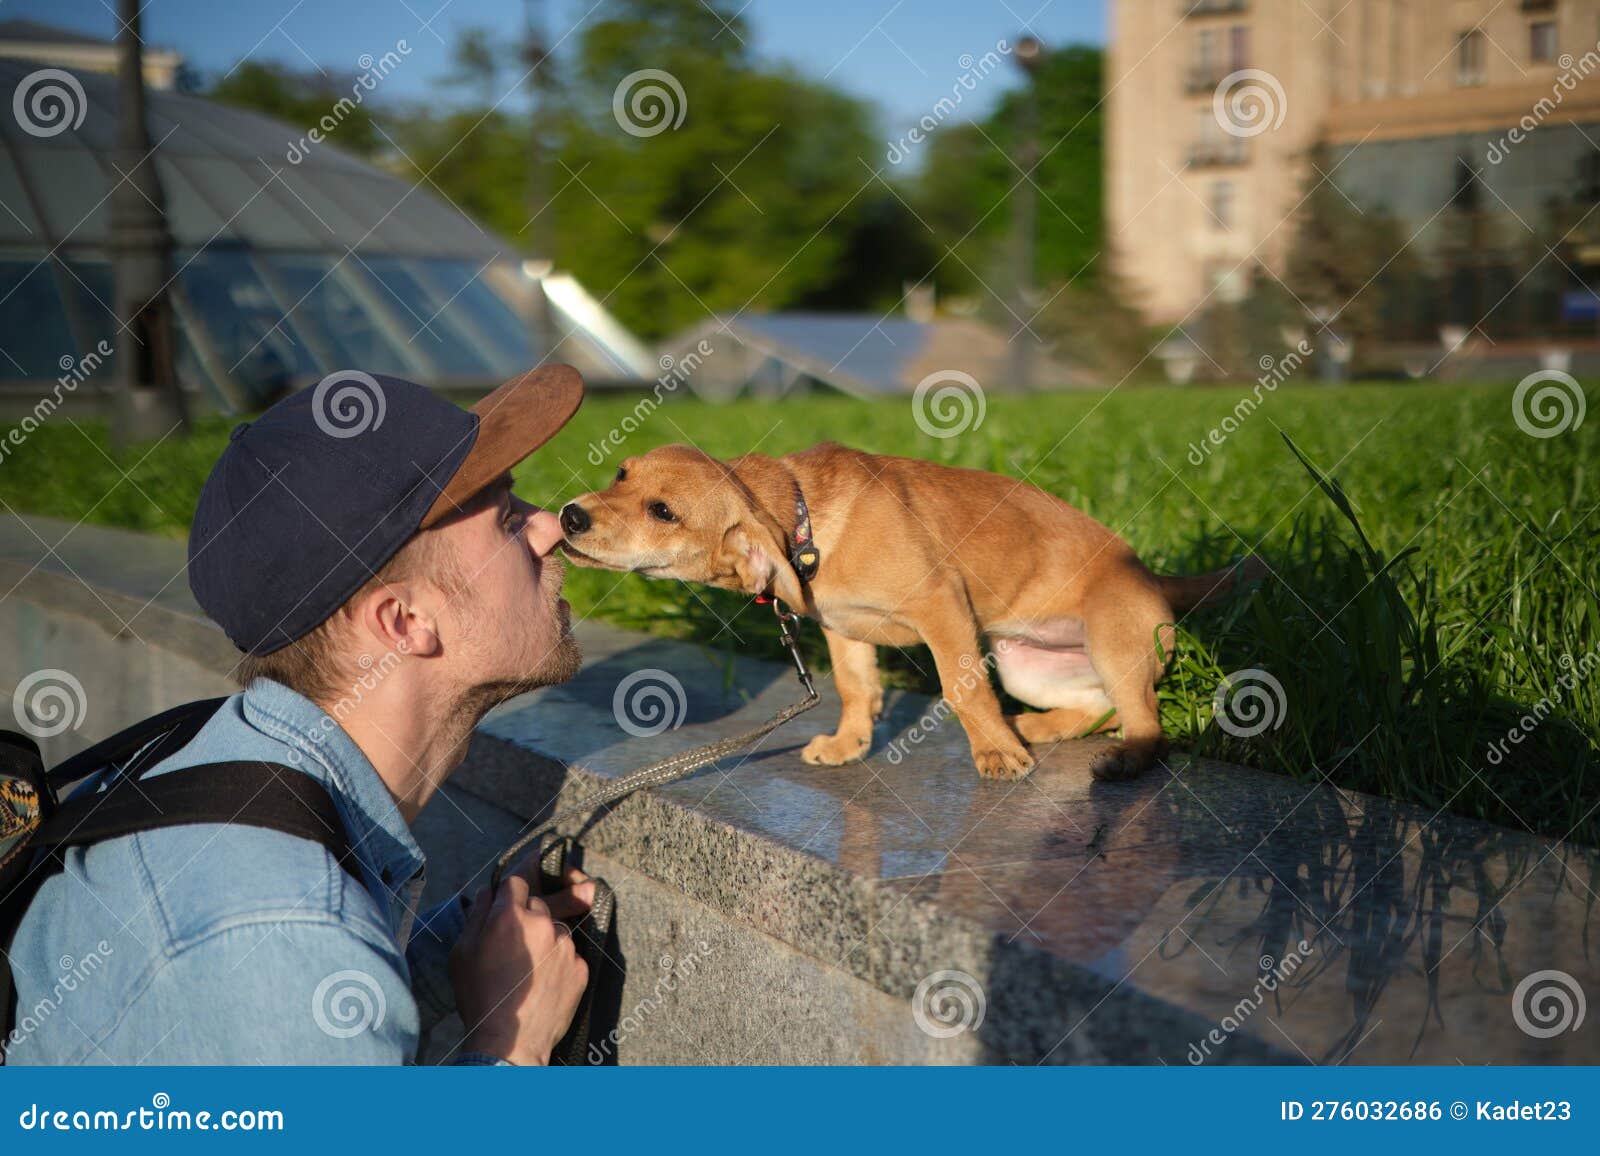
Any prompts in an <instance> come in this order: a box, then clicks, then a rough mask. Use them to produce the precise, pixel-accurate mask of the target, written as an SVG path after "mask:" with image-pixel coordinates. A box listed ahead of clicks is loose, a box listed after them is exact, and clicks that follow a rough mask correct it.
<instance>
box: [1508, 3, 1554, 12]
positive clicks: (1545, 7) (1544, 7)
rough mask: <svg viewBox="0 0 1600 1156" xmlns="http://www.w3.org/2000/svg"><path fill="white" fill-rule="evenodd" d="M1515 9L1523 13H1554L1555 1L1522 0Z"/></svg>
mask: <svg viewBox="0 0 1600 1156" xmlns="http://www.w3.org/2000/svg"><path fill="white" fill-rule="evenodd" d="M1517 7H1519V8H1521V9H1522V10H1523V11H1524V12H1554V11H1555V10H1556V0H1522V2H1521V3H1520V4H1518V5H1517Z"/></svg>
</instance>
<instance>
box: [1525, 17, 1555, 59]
mask: <svg viewBox="0 0 1600 1156" xmlns="http://www.w3.org/2000/svg"><path fill="white" fill-rule="evenodd" d="M1555 58H1556V22H1555V21H1554V20H1535V21H1534V22H1533V23H1532V24H1530V25H1528V59H1529V60H1531V61H1533V63H1535V64H1549V63H1550V62H1551V61H1552V60H1554V59H1555Z"/></svg>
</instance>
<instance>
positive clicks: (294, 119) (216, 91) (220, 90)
mask: <svg viewBox="0 0 1600 1156" xmlns="http://www.w3.org/2000/svg"><path fill="white" fill-rule="evenodd" d="M354 83H355V81H354V79H353V78H348V79H346V80H340V79H338V78H335V77H333V76H324V75H323V74H321V73H317V72H311V73H300V72H293V71H290V70H289V69H286V68H284V67H282V66H281V65H277V64H267V63H263V62H260V61H255V60H246V61H244V62H242V63H240V64H239V65H238V66H237V67H235V68H234V70H233V71H232V72H231V73H229V74H228V75H226V76H224V77H223V78H222V79H220V80H218V81H217V82H216V83H215V84H214V85H212V86H211V89H210V91H209V92H207V93H206V95H207V96H208V97H210V99H212V100H216V101H220V102H221V103H223V104H231V105H233V106H234V107H236V108H248V109H252V110H254V111H256V112H260V113H265V114H266V115H267V116H272V117H277V118H278V119H279V120H282V121H286V122H287V123H289V124H292V125H294V126H295V127H296V128H299V129H303V130H305V131H308V132H309V131H310V130H311V129H313V128H315V127H317V126H318V125H319V124H321V122H322V120H323V118H324V117H327V116H328V115H330V114H331V113H332V111H333V108H334V106H335V105H337V104H338V103H339V101H340V100H347V99H348V98H349V97H350V90H351V87H352V85H353V84H354ZM333 139H337V141H338V147H339V148H341V149H343V150H344V151H345V152H350V153H355V154H356V155H357V156H363V157H372V156H376V155H377V154H378V153H380V152H382V151H383V149H384V147H385V145H386V143H387V142H385V141H384V139H383V136H382V135H381V134H380V133H379V132H378V127H377V124H376V122H374V120H373V119H372V110H371V109H370V108H368V107H367V106H366V105H365V104H353V102H352V106H349V107H347V110H346V111H343V112H341V114H340V117H339V127H338V130H337V132H336V133H335V134H334V135H333V136H332V137H330V140H333Z"/></svg>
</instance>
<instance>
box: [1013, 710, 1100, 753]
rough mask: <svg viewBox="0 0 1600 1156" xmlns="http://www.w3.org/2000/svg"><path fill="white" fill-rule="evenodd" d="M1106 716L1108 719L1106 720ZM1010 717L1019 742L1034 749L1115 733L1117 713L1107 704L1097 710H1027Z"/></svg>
mask: <svg viewBox="0 0 1600 1156" xmlns="http://www.w3.org/2000/svg"><path fill="white" fill-rule="evenodd" d="M1107 715H1110V717H1109V718H1107V717H1106V716H1107ZM1009 717H1010V719H1011V721H1012V723H1013V724H1015V726H1016V728H1017V733H1018V734H1019V735H1021V736H1022V741H1023V742H1026V743H1031V744H1033V745H1035V746H1037V745H1038V744H1040V743H1053V742H1059V741H1060V740H1062V739H1081V738H1083V737H1084V736H1085V735H1093V734H1099V733H1101V732H1102V731H1114V730H1116V729H1117V726H1118V723H1117V715H1116V711H1114V710H1113V709H1111V707H1110V705H1109V704H1107V705H1106V707H1105V708H1104V709H1098V710H1097V709H1093V708H1085V707H1076V706H1062V707H1057V708H1056V709H1055V710H1041V711H1030V712H1029V713H1027V714H1018V715H1011V716H1009Z"/></svg>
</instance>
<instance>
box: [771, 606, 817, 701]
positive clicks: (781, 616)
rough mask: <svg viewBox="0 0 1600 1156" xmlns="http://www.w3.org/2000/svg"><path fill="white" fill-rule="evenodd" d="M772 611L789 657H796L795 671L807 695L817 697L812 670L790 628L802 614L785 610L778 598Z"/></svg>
mask: <svg viewBox="0 0 1600 1156" xmlns="http://www.w3.org/2000/svg"><path fill="white" fill-rule="evenodd" d="M772 613H774V614H775V615H777V616H778V639H779V641H781V642H782V643H783V645H784V646H785V647H786V648H787V649H788V651H789V657H790V658H792V659H794V672H795V674H797V675H799V676H800V685H801V686H803V687H805V688H806V694H807V695H809V696H810V697H812V698H815V697H816V696H817V690H816V687H814V686H812V685H811V672H810V671H809V670H807V669H806V660H805V659H804V658H803V657H802V656H801V654H800V641H799V639H797V638H796V637H795V634H794V631H793V630H792V629H790V627H791V624H793V623H795V622H798V621H799V620H800V616H799V615H798V614H796V613H795V612H794V611H793V610H785V609H784V606H783V603H782V602H780V601H779V600H778V599H777V598H773V600H772Z"/></svg>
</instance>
